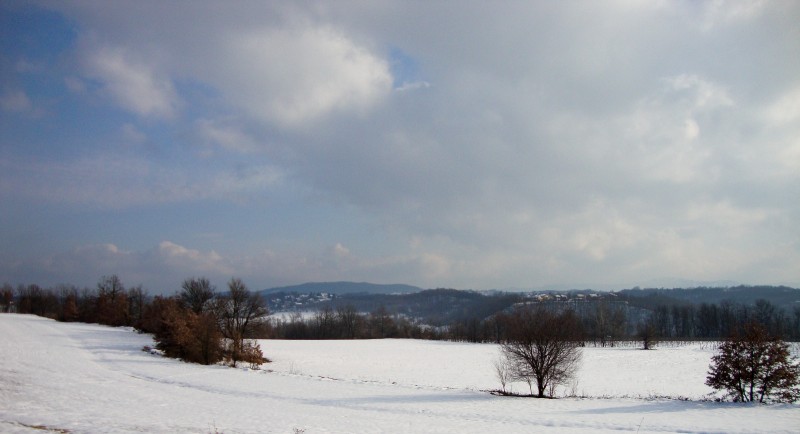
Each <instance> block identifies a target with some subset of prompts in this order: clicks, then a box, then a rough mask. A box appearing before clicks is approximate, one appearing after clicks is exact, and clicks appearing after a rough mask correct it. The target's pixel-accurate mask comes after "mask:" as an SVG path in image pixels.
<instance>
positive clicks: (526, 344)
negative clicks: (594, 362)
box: [501, 306, 583, 398]
mask: <svg viewBox="0 0 800 434" xmlns="http://www.w3.org/2000/svg"><path fill="white" fill-rule="evenodd" d="M509 325H510V328H509V336H508V339H507V340H506V342H504V343H503V344H502V346H501V348H502V351H503V354H504V355H505V357H506V358H507V359H508V361H509V363H510V364H511V366H512V367H513V369H514V372H515V377H516V378H523V379H524V378H530V379H532V380H533V381H534V382H535V383H536V389H537V392H538V397H540V398H542V397H544V396H545V393H546V392H548V387H549V386H552V387H549V392H550V396H552V395H553V390H554V387H555V386H556V385H559V384H566V383H567V382H568V381H569V379H570V378H572V376H573V375H574V374H575V371H576V370H577V368H578V365H579V363H580V359H581V345H582V344H583V340H582V339H583V338H582V333H581V331H580V325H579V323H578V319H577V317H576V316H575V314H574V313H573V312H572V311H565V312H562V313H560V314H555V313H553V312H551V311H548V310H546V309H545V308H544V307H541V306H539V307H537V308H535V309H532V310H528V309H525V310H518V311H517V312H515V313H514V315H512V317H511V319H510V324H509Z"/></svg>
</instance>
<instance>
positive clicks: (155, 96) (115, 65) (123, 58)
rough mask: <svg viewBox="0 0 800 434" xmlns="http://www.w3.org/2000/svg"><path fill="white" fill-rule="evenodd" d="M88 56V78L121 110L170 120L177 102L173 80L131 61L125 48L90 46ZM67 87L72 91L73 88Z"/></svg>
mask: <svg viewBox="0 0 800 434" xmlns="http://www.w3.org/2000/svg"><path fill="white" fill-rule="evenodd" d="M88 50H90V52H89V53H88V54H87V59H86V66H87V69H88V70H87V73H88V75H89V76H91V77H93V78H96V79H98V80H99V81H100V82H101V84H102V86H103V89H104V91H105V92H107V93H108V94H109V96H111V98H113V99H114V100H115V101H116V102H117V104H119V105H120V106H121V107H122V108H124V109H126V110H129V111H131V112H133V113H136V114H138V115H140V116H147V117H156V118H171V117H173V116H174V115H175V114H176V113H177V110H178V106H179V99H178V95H177V93H176V91H175V88H174V86H173V84H172V81H171V80H170V79H169V77H167V76H166V75H164V73H163V72H160V71H157V70H156V69H155V68H154V67H153V66H152V65H148V64H147V63H145V62H143V61H138V60H135V59H134V56H133V55H132V54H130V53H129V52H128V51H127V50H125V49H124V48H119V47H108V46H103V47H92V48H89V49H88ZM68 86H71V88H74V87H75V86H74V85H70V84H69V82H68Z"/></svg>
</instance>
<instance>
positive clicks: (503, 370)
mask: <svg viewBox="0 0 800 434" xmlns="http://www.w3.org/2000/svg"><path fill="white" fill-rule="evenodd" d="M493 366H494V373H495V375H496V376H497V380H498V381H500V387H501V388H502V389H501V392H502V393H503V394H504V395H505V394H506V393H508V392H506V385H508V384H509V383H511V381H513V380H514V374H513V369H512V366H511V364H510V363H509V361H508V359H507V358H505V357H501V358H499V359H497V360H495V361H494V365H493Z"/></svg>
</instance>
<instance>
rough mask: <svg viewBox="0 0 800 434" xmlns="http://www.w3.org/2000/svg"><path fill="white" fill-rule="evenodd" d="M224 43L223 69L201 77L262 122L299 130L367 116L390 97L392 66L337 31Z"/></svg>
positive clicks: (261, 33) (242, 37)
mask: <svg viewBox="0 0 800 434" xmlns="http://www.w3.org/2000/svg"><path fill="white" fill-rule="evenodd" d="M222 39H223V41H222V45H220V46H219V47H218V51H217V54H218V55H219V56H220V60H219V62H220V63H221V66H222V67H220V65H218V66H216V67H210V68H208V70H207V71H197V73H198V74H199V75H200V76H202V77H207V78H208V79H209V80H210V81H211V82H212V83H213V84H214V85H215V86H217V87H219V88H220V89H222V91H223V93H224V94H225V95H226V96H227V97H228V98H230V100H231V101H232V102H234V103H235V104H237V105H239V106H241V107H243V108H244V109H245V110H246V111H247V112H248V113H249V114H251V115H252V116H255V117H256V118H258V119H261V120H265V121H269V122H276V123H278V124H280V125H284V126H288V127H299V126H302V125H303V124H304V123H307V122H312V121H314V120H316V119H318V118H320V117H323V116H325V115H328V114H330V113H332V112H336V111H354V112H356V113H359V112H363V111H365V110H367V109H369V108H370V107H372V106H373V105H374V104H376V103H377V102H379V101H380V100H381V99H383V98H385V97H386V96H387V95H388V94H389V92H390V91H391V85H392V77H391V74H390V73H389V64H388V62H387V61H386V60H384V59H381V58H380V57H378V56H376V55H374V54H372V53H370V52H369V51H368V50H367V49H366V48H365V47H362V46H359V45H357V44H356V43H354V42H353V41H352V40H350V39H348V38H347V37H346V36H345V35H344V34H342V33H341V32H339V31H337V30H335V29H333V28H329V27H319V28H314V27H306V26H301V27H299V28H271V29H259V30H254V31H246V32H240V33H229V34H227V35H222ZM231 66H233V67H231Z"/></svg>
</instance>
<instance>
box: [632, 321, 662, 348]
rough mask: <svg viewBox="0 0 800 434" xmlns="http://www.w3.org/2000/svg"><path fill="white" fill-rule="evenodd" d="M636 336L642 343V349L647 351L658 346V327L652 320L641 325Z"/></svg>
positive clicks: (637, 328)
mask: <svg viewBox="0 0 800 434" xmlns="http://www.w3.org/2000/svg"><path fill="white" fill-rule="evenodd" d="M636 334H637V336H638V337H639V340H640V341H641V342H642V347H643V348H644V349H645V350H652V349H653V347H655V346H656V344H658V338H657V337H656V326H655V325H654V324H653V321H651V320H645V321H642V322H641V323H639V325H638V326H637V327H636Z"/></svg>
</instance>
